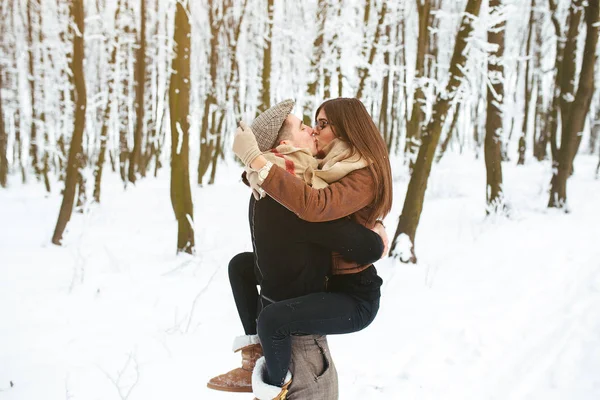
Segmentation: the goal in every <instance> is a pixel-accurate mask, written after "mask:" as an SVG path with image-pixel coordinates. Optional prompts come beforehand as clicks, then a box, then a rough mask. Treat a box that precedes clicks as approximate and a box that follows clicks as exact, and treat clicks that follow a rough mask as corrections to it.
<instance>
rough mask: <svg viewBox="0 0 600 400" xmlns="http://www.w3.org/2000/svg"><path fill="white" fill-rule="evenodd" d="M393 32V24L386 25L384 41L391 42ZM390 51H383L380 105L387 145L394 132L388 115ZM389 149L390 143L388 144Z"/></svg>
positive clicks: (381, 123) (380, 123)
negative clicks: (389, 126)
mask: <svg viewBox="0 0 600 400" xmlns="http://www.w3.org/2000/svg"><path fill="white" fill-rule="evenodd" d="M391 34H392V27H391V25H389V24H388V25H386V27H385V40H384V43H385V44H388V45H389V43H390V36H391ZM390 61H391V60H390V51H389V50H386V51H385V52H384V53H383V63H384V65H385V67H384V68H385V71H384V75H383V82H382V83H381V106H380V107H379V131H380V132H381V133H382V135H383V139H384V140H385V143H386V145H387V144H388V143H389V142H390V136H392V132H391V131H390V130H389V128H388V116H389V104H388V103H389V98H390V68H391V63H390ZM388 151H389V145H388Z"/></svg>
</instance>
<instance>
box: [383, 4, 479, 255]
mask: <svg viewBox="0 0 600 400" xmlns="http://www.w3.org/2000/svg"><path fill="white" fill-rule="evenodd" d="M480 8H481V0H469V1H468V3H467V6H466V10H465V15H464V16H463V18H462V21H461V26H460V28H459V30H458V34H457V36H456V44H455V46H454V53H453V54H452V59H451V61H450V71H449V81H448V84H447V86H446V89H445V91H443V92H441V93H438V95H437V98H436V102H435V105H434V107H433V111H432V115H431V120H430V121H429V123H428V125H427V129H426V130H425V131H424V132H425V133H426V134H424V135H423V142H422V144H421V147H420V148H419V154H418V156H417V161H416V163H415V168H414V170H413V174H412V176H411V179H410V182H409V184H408V191H407V193H406V199H405V201H404V207H403V209H402V214H401V215H400V219H399V221H398V227H397V229H396V233H395V234H394V239H393V241H392V246H391V249H390V254H391V255H392V256H395V257H400V259H401V260H402V261H403V262H408V261H410V262H416V261H417V258H416V255H415V246H414V243H415V234H416V231H417V226H418V224H419V219H420V218H421V211H422V210H423V199H424V197H425V190H426V189H427V180H428V178H429V174H430V172H431V164H432V162H433V159H434V155H435V151H436V148H437V145H438V142H439V139H440V134H441V131H442V127H443V125H444V121H445V119H446V117H447V115H448V110H449V109H450V105H451V103H452V100H453V99H454V97H455V96H456V93H457V91H458V88H459V86H460V83H461V81H462V78H463V77H464V67H465V64H466V61H467V54H466V51H465V48H466V46H467V40H468V38H469V36H470V34H471V32H472V31H473V18H474V17H477V16H478V15H479V9H480ZM401 235H402V237H401ZM406 239H408V240H406ZM400 240H402V241H403V242H406V244H407V246H406V247H408V249H399V250H396V247H397V246H398V244H399V241H400ZM403 247H404V246H403ZM405 250H408V251H405Z"/></svg>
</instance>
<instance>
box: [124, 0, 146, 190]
mask: <svg viewBox="0 0 600 400" xmlns="http://www.w3.org/2000/svg"><path fill="white" fill-rule="evenodd" d="M140 14H141V16H140V19H141V21H140V38H139V48H138V50H137V57H136V63H135V82H136V91H135V114H136V115H135V131H134V132H135V133H134V135H133V149H132V151H131V154H130V157H129V173H128V178H129V182H131V183H135V180H136V175H135V173H136V172H140V166H141V158H142V140H143V129H144V103H145V99H144V89H145V87H146V0H140Z"/></svg>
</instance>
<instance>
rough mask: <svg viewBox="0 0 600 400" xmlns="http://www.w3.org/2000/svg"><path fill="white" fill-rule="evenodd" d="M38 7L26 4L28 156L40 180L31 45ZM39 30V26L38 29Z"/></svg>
mask: <svg viewBox="0 0 600 400" xmlns="http://www.w3.org/2000/svg"><path fill="white" fill-rule="evenodd" d="M36 5H37V6H38V7H39V3H37V4H34V2H33V0H29V1H28V2H27V42H28V43H27V44H28V47H29V52H28V53H29V79H28V80H29V92H30V93H29V96H30V102H31V127H30V142H29V143H30V144H29V156H30V157H31V165H32V167H33V170H34V172H35V175H36V177H37V178H38V179H39V178H40V173H41V169H40V166H39V159H38V143H37V140H38V139H37V126H36V122H37V120H38V106H37V104H36V101H35V100H36V97H37V96H36V85H35V83H36V76H35V72H36V71H35V61H36V60H35V47H34V43H33V35H34V33H33V23H34V21H33V11H34V10H33V7H35V6H36ZM39 28H40V29H41V26H40V27H39Z"/></svg>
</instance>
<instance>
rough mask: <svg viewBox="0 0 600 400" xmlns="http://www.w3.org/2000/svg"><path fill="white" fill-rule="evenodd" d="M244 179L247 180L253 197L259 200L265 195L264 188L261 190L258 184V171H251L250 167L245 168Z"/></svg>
mask: <svg viewBox="0 0 600 400" xmlns="http://www.w3.org/2000/svg"><path fill="white" fill-rule="evenodd" d="M246 179H247V180H248V183H249V184H250V187H251V188H252V194H253V195H254V198H255V199H256V200H260V199H262V198H263V197H265V196H266V195H267V194H266V192H265V191H264V190H262V189H261V187H260V186H259V184H258V180H259V177H258V172H256V171H253V170H251V169H247V170H246Z"/></svg>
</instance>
